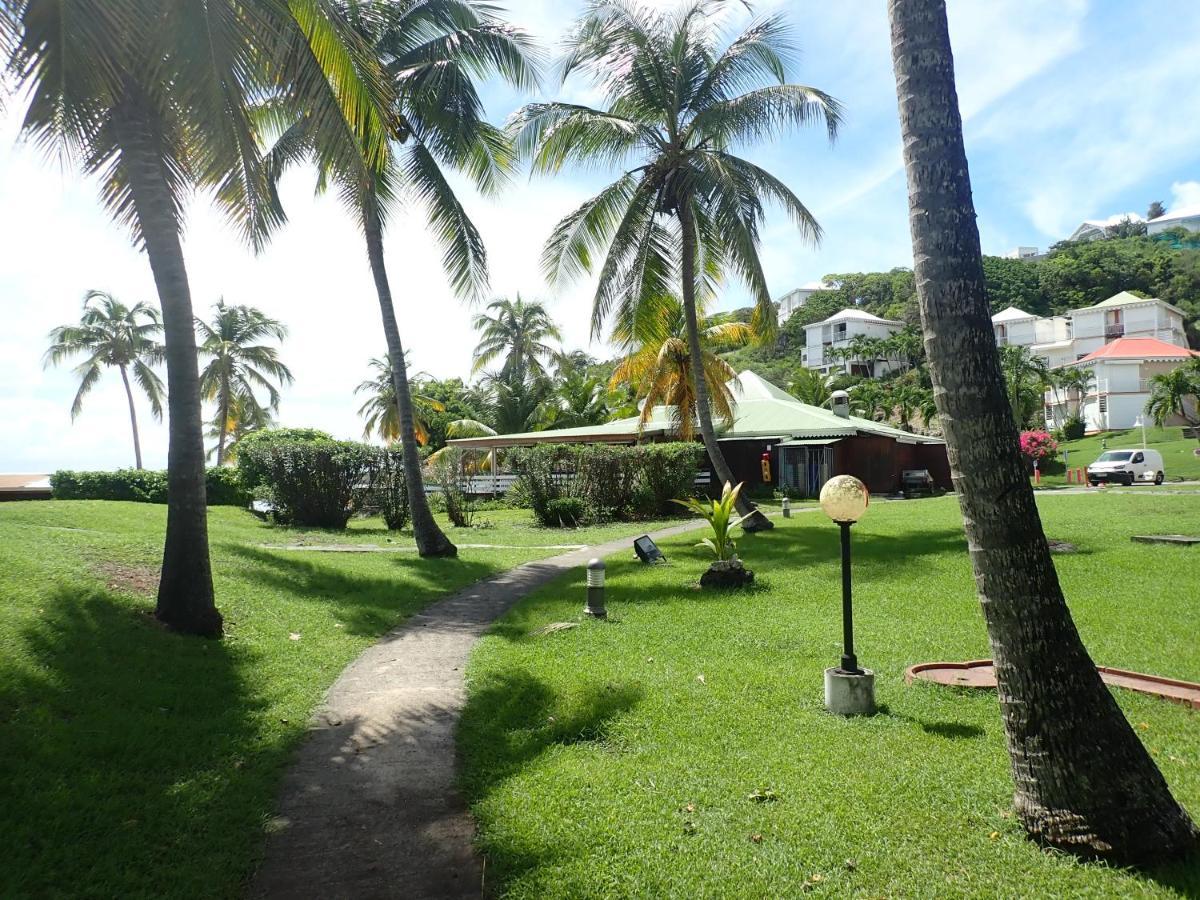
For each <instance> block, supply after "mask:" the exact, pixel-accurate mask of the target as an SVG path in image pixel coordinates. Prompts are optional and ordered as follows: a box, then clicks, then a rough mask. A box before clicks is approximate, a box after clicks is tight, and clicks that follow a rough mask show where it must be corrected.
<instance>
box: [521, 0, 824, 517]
mask: <svg viewBox="0 0 1200 900" xmlns="http://www.w3.org/2000/svg"><path fill="white" fill-rule="evenodd" d="M723 8H724V7H723V6H722V5H721V4H716V3H712V2H706V0H696V2H692V3H689V4H687V5H685V6H683V7H682V8H679V9H678V10H674V11H670V12H660V11H657V10H655V9H653V8H651V7H649V6H646V5H640V4H632V3H626V2H608V0H593V2H591V3H590V4H589V5H588V7H587V10H586V13H585V15H584V17H583V18H582V19H581V20H580V22H579V24H578V25H577V26H576V28H575V30H574V31H573V33H572V34H571V35H570V37H569V39H568V45H567V53H566V56H565V59H564V60H563V64H562V67H561V72H562V77H563V79H564V80H565V79H566V78H567V77H568V76H570V75H571V74H573V73H576V72H579V73H582V74H583V75H584V76H586V77H588V78H589V79H590V80H591V82H592V83H593V84H594V85H595V86H596V87H597V88H598V89H599V90H600V91H601V93H602V94H603V95H604V98H605V100H606V103H607V108H606V109H593V108H591V107H588V106H583V105H579V104H574V103H533V104H529V105H528V106H526V107H525V108H524V109H522V110H521V111H520V112H519V113H517V114H516V115H515V116H514V118H513V120H512V123H511V126H512V128H513V130H514V132H515V133H516V134H517V140H518V148H519V149H521V150H522V151H523V152H525V153H527V154H529V155H530V156H532V159H533V167H534V171H536V172H544V173H554V172H557V171H559V170H560V169H561V168H562V167H563V166H565V165H567V164H568V163H581V164H583V165H589V166H596V165H602V166H615V167H628V168H627V169H626V171H625V173H624V174H623V175H621V177H620V178H618V179H617V180H616V181H615V182H613V183H612V184H610V185H609V186H607V187H605V188H604V189H603V190H602V191H601V192H600V193H599V194H597V195H596V196H595V197H593V198H591V199H590V200H588V201H586V202H585V203H584V204H583V205H582V206H580V207H579V208H578V209H576V210H575V211H574V212H572V213H570V214H569V215H568V216H566V218H564V219H563V220H562V221H560V222H559V223H558V225H557V226H555V229H554V231H553V232H552V234H551V236H550V239H549V240H548V241H547V243H546V248H545V251H544V253H543V257H542V261H543V267H544V269H545V270H546V274H547V276H548V278H549V280H550V282H551V284H553V285H558V284H561V283H562V282H563V281H565V280H567V279H573V278H577V277H579V276H581V275H583V274H585V273H590V272H592V271H593V270H594V269H596V268H597V267H598V268H599V270H600V273H599V280H598V283H597V287H596V293H595V298H594V300H593V304H592V331H593V334H594V335H595V336H599V335H600V333H601V331H602V328H603V323H604V322H605V320H606V319H607V317H608V316H609V315H610V313H612V312H613V311H614V310H617V309H620V308H623V307H625V308H636V307H637V306H638V305H640V304H641V303H643V302H644V301H647V300H650V301H654V300H656V299H657V298H660V297H662V296H663V295H665V294H666V293H667V291H668V289H669V284H670V282H672V281H673V280H676V279H677V283H678V284H679V285H680V288H681V291H682V297H683V305H684V311H685V318H686V324H687V329H686V344H687V351H688V353H690V354H691V363H690V369H689V371H690V372H691V373H692V375H693V376H699V374H700V373H701V372H703V371H707V370H708V369H709V368H710V367H709V366H706V365H705V363H704V361H703V346H702V342H701V337H700V325H699V319H700V315H701V314H700V312H699V311H698V303H697V298H698V296H699V297H700V298H701V299H702V298H703V295H705V294H706V293H708V292H710V291H711V290H712V287H713V285H714V283H715V282H716V281H717V280H718V279H719V278H720V277H721V276H722V275H723V274H726V273H731V274H734V275H736V276H737V277H739V278H740V279H741V280H742V281H744V282H745V283H746V285H747V286H748V287H749V289H750V295H751V299H752V302H753V304H754V321H753V325H754V329H755V332H756V334H758V335H761V336H762V337H763V338H769V337H770V336H771V335H772V334H773V332H774V329H775V325H776V322H775V306H774V304H773V303H772V302H771V296H770V292H769V290H768V289H767V282H766V278H765V276H764V275H763V271H762V265H761V262H760V260H759V255H758V248H759V243H760V234H761V228H762V224H763V221H764V215H765V211H764V203H765V202H774V203H776V204H778V205H779V206H781V207H782V208H783V209H784V210H786V211H787V213H788V214H789V215H790V217H791V219H792V221H793V222H794V223H795V225H796V226H797V228H798V229H799V231H800V233H801V235H802V236H803V237H805V238H808V239H810V240H811V241H813V242H815V241H816V240H817V239H818V238H819V235H820V228H819V226H818V225H817V222H816V220H815V219H814V218H813V216H812V214H811V213H810V212H809V211H808V209H806V208H805V206H804V204H802V203H801V202H800V200H799V199H798V198H797V197H796V195H795V194H793V193H792V191H791V190H790V189H789V188H788V187H787V186H786V185H785V184H784V183H783V182H781V181H780V180H779V179H777V178H776V177H775V176H773V175H771V174H770V173H769V172H767V171H766V170H765V169H763V168H761V167H759V166H757V165H755V164H753V163H751V162H750V161H748V160H746V159H744V158H743V157H740V156H737V155H735V153H734V152H733V151H734V150H735V149H738V148H740V147H742V146H745V145H747V144H749V143H752V142H755V141H759V140H764V139H767V140H769V139H773V138H775V137H777V136H778V135H780V134H781V133H782V132H784V131H785V130H787V129H788V128H790V127H791V126H795V125H806V124H809V123H815V122H823V123H824V124H825V126H826V130H827V133H828V135H829V137H830V138H831V139H832V138H833V137H834V135H835V134H836V131H837V127H838V123H839V121H840V118H841V110H840V106H839V105H838V103H837V101H835V100H834V99H833V98H832V97H830V96H829V95H828V94H825V93H824V92H822V91H819V90H816V89H815V88H811V87H804V86H802V85H795V84H788V83H786V82H787V62H788V60H789V58H790V57H792V56H793V55H794V51H795V48H794V45H793V44H792V41H791V39H790V35H789V31H788V28H787V26H786V25H785V23H784V20H783V19H782V18H781V17H779V16H771V17H768V18H765V19H759V20H756V21H754V22H753V23H752V24H751V25H750V26H749V27H748V28H747V29H746V30H745V31H743V32H742V33H741V34H740V35H738V36H737V37H736V38H735V39H734V40H733V41H732V42H731V43H729V44H727V45H722V42H721V35H720V34H719V32H718V28H717V22H716V18H715V16H714V13H716V12H717V11H718V10H719V9H723ZM760 85H761V86H760ZM690 393H692V394H694V397H695V400H694V403H695V408H696V414H697V417H698V419H699V423H698V424H699V428H700V434H701V436H702V438H703V440H704V446H705V449H706V450H707V451H708V455H709V458H710V459H711V461H712V464H713V468H714V470H715V473H716V480H717V482H718V483H723V482H725V481H730V482H732V481H733V480H735V479H734V478H733V472H732V470H731V469H730V468H729V465H728V463H727V462H726V460H725V457H724V455H723V454H722V452H721V448H720V445H719V444H718V443H717V437H716V431H715V429H714V427H713V417H712V412H711V410H710V408H709V392H708V386H707V384H706V383H705V380H704V379H703V378H700V377H696V383H695V384H694V385H693V386H692V388H691V390H690ZM738 509H739V511H740V512H741V513H742V514H743V515H752V514H753V513H754V508H753V506H752V505H750V504H749V503H747V502H746V501H745V500H744V499H742V498H740V497H739V503H738ZM770 524H771V523H770V522H769V520H767V519H766V518H765V517H764V516H761V515H757V516H752V518H750V519H747V520H746V521H745V522H744V527H746V528H747V529H748V530H755V529H759V528H768V527H770Z"/></svg>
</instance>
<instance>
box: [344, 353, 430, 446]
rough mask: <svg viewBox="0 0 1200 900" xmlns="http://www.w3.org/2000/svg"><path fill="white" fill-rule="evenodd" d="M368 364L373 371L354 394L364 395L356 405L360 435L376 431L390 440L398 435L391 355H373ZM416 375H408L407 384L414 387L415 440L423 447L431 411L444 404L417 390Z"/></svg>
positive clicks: (365, 435) (413, 417)
mask: <svg viewBox="0 0 1200 900" xmlns="http://www.w3.org/2000/svg"><path fill="white" fill-rule="evenodd" d="M369 365H370V366H371V368H372V369H374V370H375V375H374V376H373V377H371V378H368V379H367V380H366V381H363V382H361V383H360V384H359V385H358V387H356V388H355V389H354V393H356V394H366V395H367V399H366V400H365V401H364V402H363V405H362V406H360V407H359V408H358V414H359V415H360V416H362V417H363V419H364V420H365V423H364V425H363V437H366V438H369V437H370V436H371V435H372V434H377V435H379V437H380V438H382V439H383V440H384V441H386V442H387V443H389V444H390V443H392V442H394V441H398V440H399V439H400V408H399V406H397V404H396V379H395V378H394V377H393V376H392V361H391V357H388V356H382V357H380V356H377V357H374V358H373V359H372V360H371V361H370V363H369ZM419 377H420V376H419V375H418V376H412V377H411V378H410V379H409V382H410V384H412V386H413V387H414V388H416V390H414V391H413V392H412V406H413V416H412V426H413V436H414V437H415V438H416V439H417V443H418V444H420V445H421V446H422V447H424V446H425V445H426V444H428V443H429V415H430V413H435V412H445V411H446V405H445V404H444V403H442V402H441V401H440V400H435V399H434V398H433V397H426V396H425V395H424V394H421V393H418V391H420V384H421V382H420V381H419V380H418V379H419ZM426 377H428V376H426Z"/></svg>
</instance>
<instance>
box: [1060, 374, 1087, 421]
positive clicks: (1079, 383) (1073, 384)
mask: <svg viewBox="0 0 1200 900" xmlns="http://www.w3.org/2000/svg"><path fill="white" fill-rule="evenodd" d="M1095 382H1096V370H1095V369H1091V368H1084V367H1082V366H1068V367H1066V368H1065V369H1060V370H1059V373H1058V386H1059V388H1061V389H1062V390H1064V391H1067V392H1068V395H1069V393H1070V392H1074V393H1075V411H1074V412H1073V413H1072V415H1073V416H1076V417H1078V416H1079V410H1080V409H1081V408H1082V406H1083V398H1084V397H1086V396H1087V393H1088V391H1089V390H1091V388H1092V385H1093V384H1095ZM1069 399H1070V397H1069V396H1068V401H1069Z"/></svg>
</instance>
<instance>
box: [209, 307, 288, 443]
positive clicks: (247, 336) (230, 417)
mask: <svg viewBox="0 0 1200 900" xmlns="http://www.w3.org/2000/svg"><path fill="white" fill-rule="evenodd" d="M196 331H197V334H198V336H199V339H200V345H199V351H200V356H201V357H202V358H206V359H208V364H207V365H206V366H205V367H204V368H203V369H202V370H201V371H200V396H201V397H202V398H203V399H205V400H207V401H209V402H212V403H215V404H216V407H217V408H216V413H215V414H214V416H213V421H212V426H213V427H212V430H213V431H214V432H216V438H217V446H216V453H217V465H218V466H221V465H224V464H225V462H226V444H227V442H228V441H229V439H230V437H231V436H232V437H234V439H235V440H236V439H237V438H239V437H241V436H243V435H245V434H247V433H249V432H250V431H254V430H255V429H258V428H263V427H266V426H267V425H268V424H269V423H270V421H271V416H272V415H273V414H274V413H276V412H278V411H279V387H278V386H277V383H278V385H286V384H291V383H292V373H291V370H290V369H288V367H287V366H285V365H284V364H283V363H282V362H280V360H279V351H278V350H277V349H276V348H274V347H271V346H269V345H267V344H264V343H262V341H264V340H269V339H272V338H274V339H275V340H277V341H282V340H283V339H284V338H286V337H287V328H286V327H285V326H284V325H283V323H282V322H279V321H278V320H277V319H272V318H270V317H269V316H267V315H266V314H265V313H264V312H263V311H262V310H259V309H255V308H254V307H253V306H229V305H227V304H226V303H225V301H224V299H221V300H218V301H217V302H216V304H214V306H213V317H212V321H211V322H205V321H204V320H203V319H197V320H196ZM257 391H262V392H265V394H266V399H265V401H264V400H262V399H260V398H259V396H258V393H257Z"/></svg>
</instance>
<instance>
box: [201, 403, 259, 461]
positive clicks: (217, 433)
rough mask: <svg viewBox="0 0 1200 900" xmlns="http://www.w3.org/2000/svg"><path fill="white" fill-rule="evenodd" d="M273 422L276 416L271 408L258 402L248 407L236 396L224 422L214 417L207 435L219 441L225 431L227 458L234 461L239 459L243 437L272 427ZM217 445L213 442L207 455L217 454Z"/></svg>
mask: <svg viewBox="0 0 1200 900" xmlns="http://www.w3.org/2000/svg"><path fill="white" fill-rule="evenodd" d="M273 424H274V418H273V417H272V415H271V412H270V410H268V409H264V408H263V407H261V406H258V405H257V404H256V405H255V406H254V407H253V408H246V407H243V405H242V404H241V403H240V402H239V401H238V400H237V398H234V400H233V402H232V403H231V405H230V407H229V414H228V416H227V417H226V418H225V421H224V423H222V422H219V421H217V420H216V419H213V421H212V422H211V423H210V424H209V426H208V430H207V431H206V432H205V436H206V437H208V438H211V439H212V440H214V441H219V440H220V439H221V435H222V433H224V435H225V460H226V461H227V462H234V461H236V460H237V453H238V445H239V444H240V443H241V440H242V438H244V437H245V436H246V435H248V434H253V433H254V432H256V431H261V430H263V429H264V428H270V427H271V426H272V425H273ZM217 447H218V445H217V444H213V446H212V447H211V448H210V449H209V451H208V453H207V454H206V456H209V457H211V456H215V455H216V454H217Z"/></svg>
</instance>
